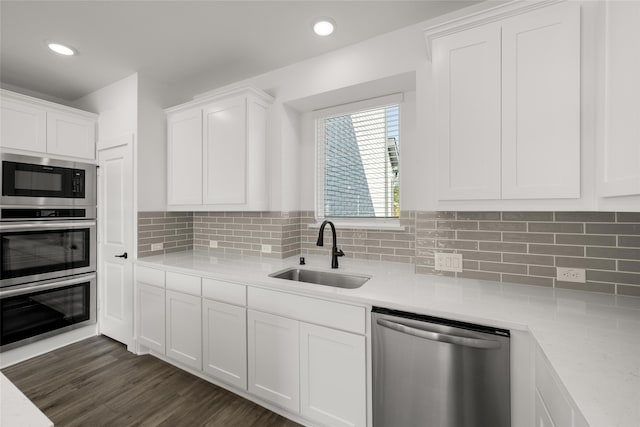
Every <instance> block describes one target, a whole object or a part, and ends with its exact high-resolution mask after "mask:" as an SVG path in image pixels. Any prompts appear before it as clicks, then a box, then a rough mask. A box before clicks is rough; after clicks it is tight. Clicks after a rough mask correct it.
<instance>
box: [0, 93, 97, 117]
mask: <svg viewBox="0 0 640 427" xmlns="http://www.w3.org/2000/svg"><path fill="white" fill-rule="evenodd" d="M0 99H7V100H11V101H16V102H21V103H25V104H32V105H37V106H39V107H42V108H46V109H47V110H54V111H61V112H66V113H71V114H75V115H78V116H83V117H86V118H88V119H92V120H97V118H98V115H97V114H96V113H92V112H90V111H84V110H80V109H77V108H73V107H69V106H67V105H62V104H56V103H55V102H51V101H45V100H44V99H40V98H34V97H33V96H28V95H23V94H21V93H18V92H12V91H10V90H7V89H0Z"/></svg>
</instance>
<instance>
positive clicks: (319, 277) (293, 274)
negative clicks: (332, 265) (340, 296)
mask: <svg viewBox="0 0 640 427" xmlns="http://www.w3.org/2000/svg"><path fill="white" fill-rule="evenodd" d="M269 277H275V278H276V279H286V280H294V281H296V282H306V283H315V284H316V285H323V286H333V287H334V288H344V289H356V288H359V287H360V286H362V285H364V283H365V282H366V281H367V280H369V279H370V277H367V276H354V275H352V274H341V273H330V272H328V271H316V270H303V269H300V268H288V269H286V270H282V271H276V272H275V273H271V274H270V275H269Z"/></svg>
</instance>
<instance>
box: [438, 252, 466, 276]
mask: <svg viewBox="0 0 640 427" xmlns="http://www.w3.org/2000/svg"><path fill="white" fill-rule="evenodd" d="M435 269H436V270H439V271H455V272H457V273H461V272H462V254H449V253H444V252H436V264H435Z"/></svg>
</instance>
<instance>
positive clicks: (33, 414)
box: [0, 372, 53, 427]
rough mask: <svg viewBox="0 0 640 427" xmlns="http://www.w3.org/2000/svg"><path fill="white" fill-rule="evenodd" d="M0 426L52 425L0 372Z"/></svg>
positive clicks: (40, 426)
mask: <svg viewBox="0 0 640 427" xmlns="http://www.w3.org/2000/svg"><path fill="white" fill-rule="evenodd" d="M0 426H3V427H53V423H52V422H51V420H49V418H47V417H46V416H45V415H44V414H43V413H42V411H40V409H38V408H37V407H36V405H34V404H33V403H32V402H31V401H30V400H29V399H28V398H27V397H26V396H25V395H24V394H23V393H22V392H21V391H20V390H19V389H18V388H17V387H16V386H15V385H14V384H13V383H12V382H11V381H9V379H8V378H7V377H5V376H4V374H2V373H1V372H0Z"/></svg>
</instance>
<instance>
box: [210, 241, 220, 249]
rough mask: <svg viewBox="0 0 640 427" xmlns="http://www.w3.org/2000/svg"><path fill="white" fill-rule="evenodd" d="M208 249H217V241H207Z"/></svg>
mask: <svg viewBox="0 0 640 427" xmlns="http://www.w3.org/2000/svg"><path fill="white" fill-rule="evenodd" d="M209 247H210V248H217V247H218V241H217V240H209Z"/></svg>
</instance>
